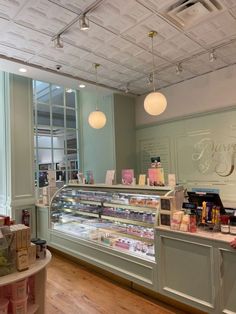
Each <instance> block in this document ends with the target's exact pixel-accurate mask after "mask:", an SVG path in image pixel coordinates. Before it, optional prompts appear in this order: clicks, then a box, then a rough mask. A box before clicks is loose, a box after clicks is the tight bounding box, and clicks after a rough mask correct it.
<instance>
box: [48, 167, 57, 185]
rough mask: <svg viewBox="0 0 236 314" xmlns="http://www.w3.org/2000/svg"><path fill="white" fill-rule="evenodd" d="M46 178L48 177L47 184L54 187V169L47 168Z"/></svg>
mask: <svg viewBox="0 0 236 314" xmlns="http://www.w3.org/2000/svg"><path fill="white" fill-rule="evenodd" d="M47 178H48V185H49V186H50V187H56V171H54V170H48V172H47Z"/></svg>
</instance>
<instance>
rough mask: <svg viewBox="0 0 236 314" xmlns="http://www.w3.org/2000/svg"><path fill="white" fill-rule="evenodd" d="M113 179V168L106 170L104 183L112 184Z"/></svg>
mask: <svg viewBox="0 0 236 314" xmlns="http://www.w3.org/2000/svg"><path fill="white" fill-rule="evenodd" d="M114 180H115V170H107V172H106V179H105V184H107V185H112V184H114Z"/></svg>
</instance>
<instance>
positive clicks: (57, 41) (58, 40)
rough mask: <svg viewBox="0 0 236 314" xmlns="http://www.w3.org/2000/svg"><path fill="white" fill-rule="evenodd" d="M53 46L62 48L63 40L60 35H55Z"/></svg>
mask: <svg viewBox="0 0 236 314" xmlns="http://www.w3.org/2000/svg"><path fill="white" fill-rule="evenodd" d="M53 44H54V47H55V48H63V47H64V45H63V40H62V38H61V35H60V34H59V35H57V36H56V37H55V38H54V39H53Z"/></svg>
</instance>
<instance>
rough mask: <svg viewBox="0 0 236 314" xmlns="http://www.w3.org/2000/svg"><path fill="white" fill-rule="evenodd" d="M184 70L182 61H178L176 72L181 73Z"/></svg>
mask: <svg viewBox="0 0 236 314" xmlns="http://www.w3.org/2000/svg"><path fill="white" fill-rule="evenodd" d="M182 71H183V67H182V64H181V63H178V64H177V65H176V68H175V72H176V74H177V75H179V74H180V73H181V72H182Z"/></svg>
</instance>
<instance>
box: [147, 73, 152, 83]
mask: <svg viewBox="0 0 236 314" xmlns="http://www.w3.org/2000/svg"><path fill="white" fill-rule="evenodd" d="M151 84H152V73H150V74H149V76H148V78H147V85H151Z"/></svg>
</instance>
